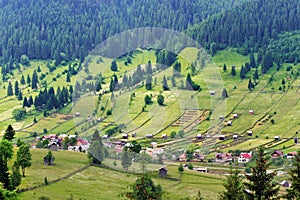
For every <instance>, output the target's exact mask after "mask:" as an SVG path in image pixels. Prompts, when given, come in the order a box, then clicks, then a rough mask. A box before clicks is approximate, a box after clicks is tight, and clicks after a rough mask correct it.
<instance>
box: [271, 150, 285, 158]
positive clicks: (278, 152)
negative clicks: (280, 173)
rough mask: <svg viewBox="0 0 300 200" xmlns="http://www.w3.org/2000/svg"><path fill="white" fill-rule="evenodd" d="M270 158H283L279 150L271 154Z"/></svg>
mask: <svg viewBox="0 0 300 200" xmlns="http://www.w3.org/2000/svg"><path fill="white" fill-rule="evenodd" d="M271 156H272V158H278V157H281V156H283V152H282V151H280V150H275V151H274V152H273V153H271Z"/></svg>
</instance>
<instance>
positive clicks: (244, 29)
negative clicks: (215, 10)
mask: <svg viewBox="0 0 300 200" xmlns="http://www.w3.org/2000/svg"><path fill="white" fill-rule="evenodd" d="M298 29H300V4H299V0H276V1H270V0H257V1H250V2H246V3H244V4H242V5H239V6H237V7H236V8H235V9H232V10H228V11H226V12H223V13H221V14H219V15H216V16H213V17H211V18H209V19H208V20H207V21H206V22H205V23H201V24H199V25H196V26H194V27H192V28H190V29H189V30H188V31H187V33H188V34H189V35H190V36H192V37H193V38H195V39H197V40H198V41H199V42H200V43H201V44H202V45H204V46H205V47H207V48H211V50H213V51H214V50H216V49H223V48H226V47H228V46H231V47H240V48H241V50H240V51H241V53H243V54H248V53H249V51H250V48H254V49H255V51H257V50H258V49H259V48H260V47H264V48H267V45H268V44H269V42H270V40H271V39H273V40H274V39H276V38H277V37H278V35H279V34H280V33H283V32H286V31H293V30H298Z"/></svg>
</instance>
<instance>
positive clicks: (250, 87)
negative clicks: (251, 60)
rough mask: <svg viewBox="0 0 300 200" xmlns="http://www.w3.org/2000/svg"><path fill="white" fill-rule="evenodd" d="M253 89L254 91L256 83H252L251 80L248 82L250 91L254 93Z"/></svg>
mask: <svg viewBox="0 0 300 200" xmlns="http://www.w3.org/2000/svg"><path fill="white" fill-rule="evenodd" d="M253 89H254V83H252V80H251V78H250V79H249V82H248V90H250V91H252V90H253Z"/></svg>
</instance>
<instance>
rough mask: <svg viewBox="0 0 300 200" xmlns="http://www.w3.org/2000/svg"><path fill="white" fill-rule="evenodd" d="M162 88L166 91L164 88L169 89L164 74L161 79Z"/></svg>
mask: <svg viewBox="0 0 300 200" xmlns="http://www.w3.org/2000/svg"><path fill="white" fill-rule="evenodd" d="M162 89H163V90H164V91H166V90H170V88H169V86H168V81H167V79H166V76H165V75H164V77H163V81H162Z"/></svg>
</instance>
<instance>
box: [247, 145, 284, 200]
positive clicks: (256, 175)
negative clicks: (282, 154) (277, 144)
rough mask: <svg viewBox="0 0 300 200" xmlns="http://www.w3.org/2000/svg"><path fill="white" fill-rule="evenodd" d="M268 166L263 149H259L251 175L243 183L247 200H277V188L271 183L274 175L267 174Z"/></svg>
mask: <svg viewBox="0 0 300 200" xmlns="http://www.w3.org/2000/svg"><path fill="white" fill-rule="evenodd" d="M270 165H271V163H270V162H269V160H268V159H267V158H266V153H265V148H264V147H262V146H261V147H259V149H258V153H257V157H256V159H255V166H254V167H253V168H252V174H251V175H246V178H247V180H248V182H245V183H244V184H245V187H246V189H247V190H246V192H245V193H246V196H247V197H248V198H249V199H255V200H265V199H279V198H278V197H277V194H278V191H279V187H276V185H275V184H274V183H273V180H274V177H275V175H276V173H275V172H273V173H268V172H267V170H268V168H269V167H270Z"/></svg>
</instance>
